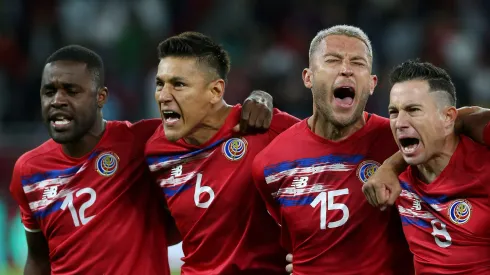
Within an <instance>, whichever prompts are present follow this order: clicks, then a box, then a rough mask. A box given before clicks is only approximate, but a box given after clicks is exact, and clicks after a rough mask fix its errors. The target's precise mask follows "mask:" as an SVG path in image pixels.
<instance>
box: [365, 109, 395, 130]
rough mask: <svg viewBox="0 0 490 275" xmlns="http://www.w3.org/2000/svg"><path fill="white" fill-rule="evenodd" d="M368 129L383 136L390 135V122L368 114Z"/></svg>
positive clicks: (384, 118)
mask: <svg viewBox="0 0 490 275" xmlns="http://www.w3.org/2000/svg"><path fill="white" fill-rule="evenodd" d="M367 116H368V117H369V127H370V129H371V130H375V131H379V132H381V133H383V134H387V133H389V134H390V135H391V128H390V120H389V119H388V118H386V117H382V116H379V115H377V114H373V113H368V114H367Z"/></svg>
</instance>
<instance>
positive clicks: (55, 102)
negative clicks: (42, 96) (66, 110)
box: [51, 89, 67, 108]
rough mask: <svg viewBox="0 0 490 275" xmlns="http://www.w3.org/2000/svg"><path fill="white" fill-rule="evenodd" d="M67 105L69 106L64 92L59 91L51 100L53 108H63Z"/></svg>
mask: <svg viewBox="0 0 490 275" xmlns="http://www.w3.org/2000/svg"><path fill="white" fill-rule="evenodd" d="M66 105H67V95H66V92H65V91H64V90H61V89H58V90H57V91H56V92H55V94H54V96H53V98H52V100H51V106H52V107H54V108H61V107H63V106H66Z"/></svg>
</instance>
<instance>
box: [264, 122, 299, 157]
mask: <svg viewBox="0 0 490 275" xmlns="http://www.w3.org/2000/svg"><path fill="white" fill-rule="evenodd" d="M307 127H308V126H307V123H306V120H303V121H299V122H296V123H295V124H293V125H292V126H291V127H289V128H287V129H285V130H284V131H283V132H281V133H280V134H279V135H278V136H277V137H276V138H275V139H273V140H272V141H271V142H270V143H269V144H268V145H267V146H266V147H265V148H264V149H262V151H260V152H259V153H258V154H257V156H256V159H257V158H259V159H260V158H263V159H267V160H269V161H274V160H275V159H276V158H278V157H279V158H281V159H282V158H284V157H285V153H287V152H288V150H290V149H291V146H292V144H294V142H295V140H297V139H298V138H297V137H298V136H300V135H304V134H305V131H306V130H307Z"/></svg>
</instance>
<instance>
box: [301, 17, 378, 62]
mask: <svg viewBox="0 0 490 275" xmlns="http://www.w3.org/2000/svg"><path fill="white" fill-rule="evenodd" d="M329 35H344V36H348V37H354V38H357V39H359V40H361V41H362V42H364V44H366V46H367V48H368V55H369V57H370V58H371V60H372V58H373V47H372V46H371V41H370V40H369V37H368V36H367V34H366V33H365V32H364V31H363V30H361V29H360V28H358V27H354V26H349V25H336V26H333V27H330V28H328V29H324V30H321V31H319V32H318V33H317V34H316V36H315V37H314V38H313V40H311V44H310V51H309V53H308V57H309V58H310V60H311V57H312V56H313V53H314V52H315V50H316V48H317V47H318V45H319V44H320V42H321V41H322V40H323V39H324V38H325V37H327V36H329Z"/></svg>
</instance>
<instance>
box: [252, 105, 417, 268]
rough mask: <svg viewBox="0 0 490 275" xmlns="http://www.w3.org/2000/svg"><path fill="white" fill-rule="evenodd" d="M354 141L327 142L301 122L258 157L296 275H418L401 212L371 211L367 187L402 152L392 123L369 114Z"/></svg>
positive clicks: (258, 172) (260, 180) (261, 181)
mask: <svg viewBox="0 0 490 275" xmlns="http://www.w3.org/2000/svg"><path fill="white" fill-rule="evenodd" d="M364 115H365V119H366V120H367V121H366V125H364V127H363V128H361V129H360V130H358V131H357V132H356V133H354V134H353V135H351V136H350V137H348V138H346V139H344V140H342V141H339V142H334V141H329V140H326V139H324V138H322V137H320V136H318V135H316V134H315V133H313V132H312V131H311V130H310V129H309V127H308V124H307V120H304V121H302V122H300V123H298V124H296V125H294V126H293V127H291V128H290V129H288V130H286V131H285V132H284V133H282V134H281V135H279V136H278V137H277V138H276V139H275V140H274V141H273V142H272V143H271V144H270V145H269V146H268V147H266V148H265V149H264V150H263V151H262V152H261V153H260V154H259V155H257V157H256V158H255V161H254V164H253V175H254V179H255V183H256V185H257V188H258V189H259V190H260V192H261V194H262V197H263V199H264V201H265V202H266V204H267V207H268V209H269V212H270V213H271V215H272V216H273V217H274V218H275V220H276V221H277V222H278V223H279V224H281V230H282V232H281V236H282V243H283V245H284V246H285V247H287V248H288V250H289V251H291V252H292V253H293V261H294V262H293V271H294V272H293V273H294V274H295V275H314V274H319V275H320V274H336V275H354V274H356V275H373V274H376V275H405V274H413V263H412V256H411V254H410V252H409V250H408V247H407V244H406V241H405V240H404V238H403V232H402V229H401V224H400V219H399V217H397V213H396V210H395V209H394V208H393V209H387V210H386V211H384V212H382V211H380V210H379V209H377V208H374V207H372V206H370V205H369V204H368V202H367V201H366V199H365V197H364V195H363V193H362V185H363V183H364V182H366V181H367V179H368V177H369V176H370V175H372V174H373V173H374V172H375V171H376V169H377V167H378V166H379V163H382V162H383V161H384V160H385V159H386V158H388V157H389V156H391V155H392V154H394V153H395V152H396V151H397V147H396V144H395V141H394V140H393V136H392V134H391V130H390V126H389V121H388V120H387V119H385V118H381V117H379V116H376V115H368V114H367V113H365V114H364Z"/></svg>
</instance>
